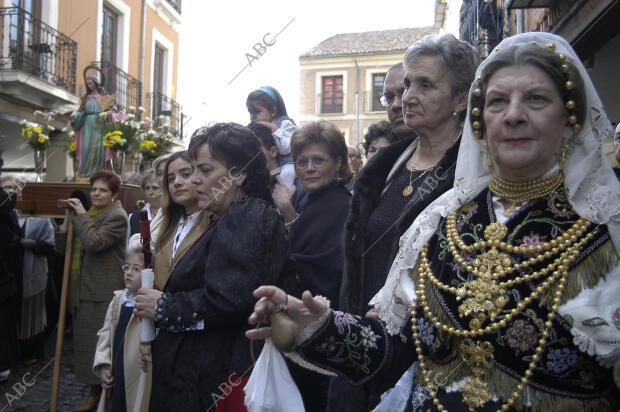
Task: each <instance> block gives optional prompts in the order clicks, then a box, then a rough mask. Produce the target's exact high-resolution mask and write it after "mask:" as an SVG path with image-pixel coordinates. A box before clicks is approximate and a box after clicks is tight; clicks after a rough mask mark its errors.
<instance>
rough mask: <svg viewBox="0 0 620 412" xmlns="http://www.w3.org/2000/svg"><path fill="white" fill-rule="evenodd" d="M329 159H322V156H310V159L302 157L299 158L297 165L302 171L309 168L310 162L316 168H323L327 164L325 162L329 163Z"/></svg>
mask: <svg viewBox="0 0 620 412" xmlns="http://www.w3.org/2000/svg"><path fill="white" fill-rule="evenodd" d="M328 160H329V159H327V158H325V157H321V156H310V157H309V158H307V157H301V158H299V159H298V160H297V161H296V162H295V165H296V166H298V167H301V168H302V169H304V168H306V167H308V165H309V164H310V162H312V164H313V165H314V166H316V167H321V166H322V165H323V164H325V162H327V161H328Z"/></svg>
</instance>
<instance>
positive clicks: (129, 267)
mask: <svg viewBox="0 0 620 412" xmlns="http://www.w3.org/2000/svg"><path fill="white" fill-rule="evenodd" d="M121 269H122V271H123V273H125V272H129V271H132V272H133V273H142V269H144V266H142V265H130V264H129V263H125V264H124V265H123V266H121Z"/></svg>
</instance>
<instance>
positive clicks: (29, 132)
mask: <svg viewBox="0 0 620 412" xmlns="http://www.w3.org/2000/svg"><path fill="white" fill-rule="evenodd" d="M26 136H28V137H32V129H30V128H28V131H27V132H26Z"/></svg>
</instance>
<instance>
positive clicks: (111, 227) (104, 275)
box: [54, 170, 127, 411]
mask: <svg viewBox="0 0 620 412" xmlns="http://www.w3.org/2000/svg"><path fill="white" fill-rule="evenodd" d="M120 187H121V181H120V179H119V178H118V176H116V175H115V174H114V173H112V172H110V171H108V170H101V171H99V172H96V173H94V174H93V175H92V176H91V178H90V198H91V201H92V207H91V208H90V209H89V210H86V209H84V207H83V206H82V203H81V202H80V200H78V199H76V198H71V199H69V200H68V201H67V202H68V204H67V208H68V211H67V217H66V218H65V222H64V223H63V224H62V225H61V226H60V228H59V229H58V230H57V231H56V233H55V236H54V240H55V243H56V251H57V252H58V253H61V254H64V253H65V248H66V241H67V221H68V219H71V221H72V223H73V230H74V234H75V236H74V237H73V245H72V246H73V247H72V254H71V277H72V278H74V277H77V278H79V292H78V293H79V304H78V307H77V312H76V316H75V318H74V319H73V322H74V323H73V347H74V356H73V360H74V371H75V376H76V378H77V380H78V382H80V383H83V384H88V385H91V386H90V388H91V390H90V394H89V396H88V398H87V399H86V402H85V403H84V404H83V405H82V406H81V407H80V408H79V409H78V410H79V411H89V410H92V409H94V408H95V407H96V406H97V403H98V402H99V397H100V396H101V385H100V382H99V379H98V378H97V376H95V375H94V374H93V370H92V365H93V357H94V355H95V348H96V346H97V330H98V329H99V327H100V326H101V325H103V321H104V319H105V314H106V310H107V308H108V302H110V300H111V299H112V297H113V295H114V291H115V290H118V289H122V288H123V277H122V276H120V274H119V273H118V268H119V267H120V266H121V265H122V264H123V260H124V259H125V240H126V236H127V213H125V209H123V206H122V204H121V202H120V200H117V199H116V197H117V196H118V192H119V190H120ZM69 212H70V215H69ZM75 292H76V291H72V293H71V294H72V295H74V293H75Z"/></svg>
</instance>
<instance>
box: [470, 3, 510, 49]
mask: <svg viewBox="0 0 620 412" xmlns="http://www.w3.org/2000/svg"><path fill="white" fill-rule="evenodd" d="M459 36H460V39H461V40H464V41H466V42H467V43H469V44H471V45H472V46H473V47H475V48H476V49H477V50H478V51H479V53H480V56H481V57H483V58H484V57H487V56H488V55H489V53H490V52H491V50H493V48H494V47H495V46H496V45H497V44H498V43H499V42H500V41H501V40H502V16H501V13H500V11H499V9H498V7H497V5H496V4H495V1H485V0H470V1H466V2H464V4H463V7H462V9H461V27H460V29H459Z"/></svg>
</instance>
